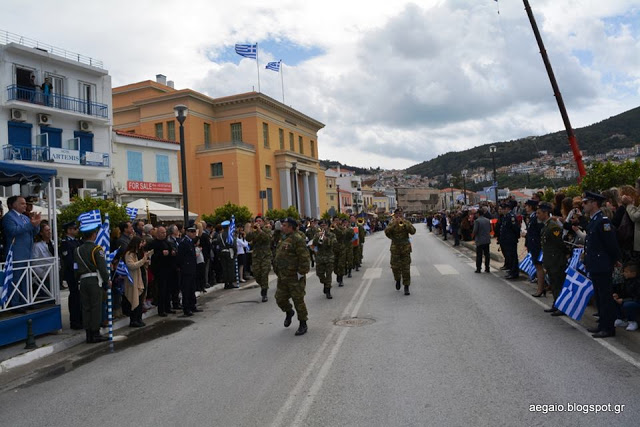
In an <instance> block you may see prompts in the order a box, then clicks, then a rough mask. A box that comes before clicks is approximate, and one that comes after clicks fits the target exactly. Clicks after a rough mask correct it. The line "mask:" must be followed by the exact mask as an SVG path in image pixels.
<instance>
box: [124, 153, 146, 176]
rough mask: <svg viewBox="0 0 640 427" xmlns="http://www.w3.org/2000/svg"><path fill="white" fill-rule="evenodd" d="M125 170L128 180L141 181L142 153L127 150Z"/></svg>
mask: <svg viewBox="0 0 640 427" xmlns="http://www.w3.org/2000/svg"><path fill="white" fill-rule="evenodd" d="M127 170H128V176H129V181H143V177H142V153H139V152H137V151H127Z"/></svg>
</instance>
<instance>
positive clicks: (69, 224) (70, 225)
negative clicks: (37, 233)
mask: <svg viewBox="0 0 640 427" xmlns="http://www.w3.org/2000/svg"><path fill="white" fill-rule="evenodd" d="M69 228H78V226H77V225H76V222H75V221H69V222H65V223H64V224H62V229H63V230H67V229H69Z"/></svg>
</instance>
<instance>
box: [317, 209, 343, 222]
mask: <svg viewBox="0 0 640 427" xmlns="http://www.w3.org/2000/svg"><path fill="white" fill-rule="evenodd" d="M337 217H338V218H340V219H349V215H347V214H346V213H342V212H340V213H339V214H338V215H337ZM320 219H324V220H325V221H330V220H332V219H333V217H332V216H331V214H330V213H329V211H324V213H323V214H322V215H321V216H320Z"/></svg>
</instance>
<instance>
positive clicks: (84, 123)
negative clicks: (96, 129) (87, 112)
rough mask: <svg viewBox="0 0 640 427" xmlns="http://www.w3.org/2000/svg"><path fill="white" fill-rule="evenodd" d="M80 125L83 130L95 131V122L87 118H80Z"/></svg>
mask: <svg viewBox="0 0 640 427" xmlns="http://www.w3.org/2000/svg"><path fill="white" fill-rule="evenodd" d="M78 127H79V128H80V130H81V131H82V132H93V123H91V122H88V121H86V120H80V121H79V122H78Z"/></svg>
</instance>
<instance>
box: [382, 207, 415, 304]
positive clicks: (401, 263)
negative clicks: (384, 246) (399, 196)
mask: <svg viewBox="0 0 640 427" xmlns="http://www.w3.org/2000/svg"><path fill="white" fill-rule="evenodd" d="M384 234H385V235H386V236H387V237H388V238H389V239H391V270H392V271H393V278H394V279H395V280H396V289H397V290H400V281H401V280H402V283H403V284H404V294H405V295H410V292H409V286H410V285H411V276H410V267H411V242H410V241H409V235H410V234H416V228H415V227H414V226H413V224H411V223H410V222H409V221H405V219H404V217H403V213H402V209H400V208H398V209H396V210H395V212H394V216H393V220H392V221H391V223H390V224H389V225H388V226H387V228H385V229H384Z"/></svg>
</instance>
